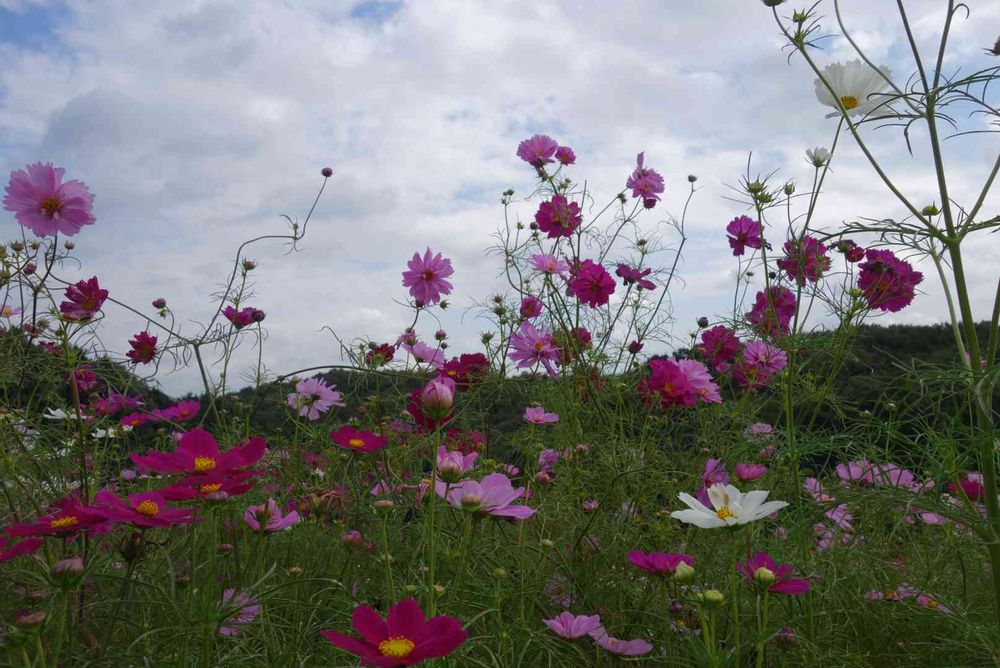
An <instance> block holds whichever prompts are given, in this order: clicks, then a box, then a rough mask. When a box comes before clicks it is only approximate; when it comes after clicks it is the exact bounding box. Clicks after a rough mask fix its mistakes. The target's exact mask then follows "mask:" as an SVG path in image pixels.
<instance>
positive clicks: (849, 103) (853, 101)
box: [840, 95, 858, 111]
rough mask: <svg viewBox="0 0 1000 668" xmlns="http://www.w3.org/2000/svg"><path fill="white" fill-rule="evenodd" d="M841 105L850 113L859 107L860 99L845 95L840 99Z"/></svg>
mask: <svg viewBox="0 0 1000 668" xmlns="http://www.w3.org/2000/svg"><path fill="white" fill-rule="evenodd" d="M840 103H841V104H842V105H844V109H847V110H848V111H849V110H851V109H854V107H856V106H858V98H856V97H854V96H853V95H844V96H842V97H841V98H840Z"/></svg>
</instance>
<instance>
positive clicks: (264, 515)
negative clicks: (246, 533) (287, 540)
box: [243, 499, 299, 533]
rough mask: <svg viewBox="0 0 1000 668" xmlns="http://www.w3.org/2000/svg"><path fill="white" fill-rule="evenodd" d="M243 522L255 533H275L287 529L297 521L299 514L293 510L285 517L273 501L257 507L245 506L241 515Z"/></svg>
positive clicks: (270, 500)
mask: <svg viewBox="0 0 1000 668" xmlns="http://www.w3.org/2000/svg"><path fill="white" fill-rule="evenodd" d="M243 521H244V522H246V523H247V526H249V527H250V528H251V529H253V530H254V531H257V532H266V533H275V532H277V531H281V530H282V529H287V528H288V527H290V526H292V525H293V524H295V523H297V522H298V521H299V514H298V513H297V512H295V511H294V510H293V511H292V512H290V513H288V514H287V515H282V514H281V508H279V507H278V502H277V501H275V500H274V499H268V500H267V503H264V504H261V505H259V506H247V509H246V511H245V512H244V513H243Z"/></svg>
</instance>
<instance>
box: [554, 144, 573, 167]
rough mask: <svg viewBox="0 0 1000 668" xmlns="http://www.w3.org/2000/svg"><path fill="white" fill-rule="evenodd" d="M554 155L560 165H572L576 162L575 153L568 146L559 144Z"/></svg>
mask: <svg viewBox="0 0 1000 668" xmlns="http://www.w3.org/2000/svg"><path fill="white" fill-rule="evenodd" d="M555 155H556V160H558V161H559V164H561V165H572V164H573V163H575V162H576V153H574V152H573V149H571V148H570V147H569V146H560V147H559V148H557V149H556V153H555Z"/></svg>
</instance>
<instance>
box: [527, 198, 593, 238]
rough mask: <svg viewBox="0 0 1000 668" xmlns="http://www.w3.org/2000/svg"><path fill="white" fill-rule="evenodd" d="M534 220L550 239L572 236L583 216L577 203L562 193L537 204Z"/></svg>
mask: <svg viewBox="0 0 1000 668" xmlns="http://www.w3.org/2000/svg"><path fill="white" fill-rule="evenodd" d="M535 222H536V223H538V229H540V230H541V231H542V232H545V233H546V234H547V235H548V236H549V238H550V239H557V238H559V237H568V236H572V234H573V232H575V231H576V228H578V227H580V223H581V222H583V218H582V217H581V215H580V205H579V204H577V203H576V202H570V201H569V200H567V199H566V198H565V197H563V196H562V195H554V196H553V197H552V199H551V200H549V201H547V202H542V203H541V204H539V205H538V211H537V212H536V213H535Z"/></svg>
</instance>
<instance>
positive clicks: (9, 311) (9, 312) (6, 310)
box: [3, 306, 14, 316]
mask: <svg viewBox="0 0 1000 668" xmlns="http://www.w3.org/2000/svg"><path fill="white" fill-rule="evenodd" d="M3 314H4V315H6V316H11V315H14V309H12V308H11V307H9V306H4V307H3Z"/></svg>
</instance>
